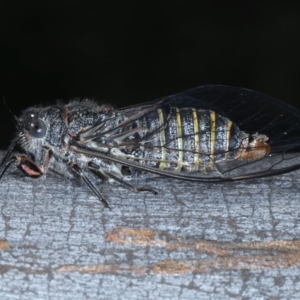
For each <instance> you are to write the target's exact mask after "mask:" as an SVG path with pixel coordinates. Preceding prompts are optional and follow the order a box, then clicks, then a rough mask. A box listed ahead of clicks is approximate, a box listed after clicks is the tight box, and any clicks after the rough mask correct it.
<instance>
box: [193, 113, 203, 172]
mask: <svg viewBox="0 0 300 300" xmlns="http://www.w3.org/2000/svg"><path fill="white" fill-rule="evenodd" d="M193 120H194V133H195V135H194V137H195V154H194V164H195V169H196V170H198V168H199V165H200V162H201V159H200V133H199V119H198V114H197V110H196V109H195V108H193Z"/></svg>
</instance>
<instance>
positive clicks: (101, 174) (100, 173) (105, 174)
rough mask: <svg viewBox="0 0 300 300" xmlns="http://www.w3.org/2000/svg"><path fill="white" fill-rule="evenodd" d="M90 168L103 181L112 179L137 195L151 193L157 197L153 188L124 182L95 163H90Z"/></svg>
mask: <svg viewBox="0 0 300 300" xmlns="http://www.w3.org/2000/svg"><path fill="white" fill-rule="evenodd" d="M88 167H89V168H90V169H91V170H92V171H94V172H96V173H97V175H98V176H99V177H100V178H101V179H103V178H105V179H106V180H107V179H108V178H111V179H113V180H115V181H117V182H119V183H121V184H122V185H124V186H126V187H127V188H129V189H130V190H132V191H134V192H136V193H138V192H150V193H152V194H154V195H157V192H156V191H155V190H153V189H151V188H147V187H136V186H134V185H132V184H130V183H129V182H127V181H125V180H123V179H122V178H119V177H118V176H117V175H115V174H113V173H111V172H109V171H106V170H105V171H104V170H101V169H100V167H99V166H98V165H96V164H95V163H93V162H90V163H89V164H88Z"/></svg>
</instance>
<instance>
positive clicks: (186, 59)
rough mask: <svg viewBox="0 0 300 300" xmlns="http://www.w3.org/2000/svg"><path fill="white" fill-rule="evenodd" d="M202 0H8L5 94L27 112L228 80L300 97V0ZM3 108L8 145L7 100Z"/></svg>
mask: <svg viewBox="0 0 300 300" xmlns="http://www.w3.org/2000/svg"><path fill="white" fill-rule="evenodd" d="M193 3H197V5H194V4H191V2H188V1H159V2H155V1H151V2H146V1H122V2H121V1H120V2H115V1H107V2H104V1H103V2H101V1H98V2H89V1H71V0H69V1H59V2H56V1H50V2H46V1H36V2H33V1H9V2H4V1H1V3H0V22H1V29H0V54H1V55H0V87H1V89H0V96H1V97H5V99H6V102H7V104H8V106H9V107H10V109H11V110H12V111H13V112H14V113H15V114H16V115H18V114H19V113H20V112H21V110H22V109H24V108H26V107H28V106H30V105H35V104H45V105H46V104H51V103H54V102H55V101H56V99H63V100H65V101H67V100H69V99H71V98H74V97H80V98H84V97H88V98H95V99H97V100H98V101H100V102H101V101H104V102H108V103H111V104H113V105H115V106H126V105H130V104H134V103H140V102H145V101H149V100H154V99H156V98H160V97H162V96H166V95H169V94H174V93H177V92H180V91H183V90H185V89H190V88H193V87H196V86H199V85H204V84H226V85H234V86H242V87H246V88H249V89H254V90H258V91H260V92H263V93H266V94H269V95H271V96H273V97H276V98H279V99H282V100H283V101H285V102H289V103H291V104H293V105H295V106H298V107H300V101H299V99H300V98H299V97H300V43H299V41H300V3H299V4H293V5H292V4H289V3H288V2H287V1H286V2H284V1H282V2H279V1H246V0H243V1H195V2H193ZM1 102H2V101H1ZM0 118H1V126H0V136H1V143H0V148H1V149H5V148H6V147H7V145H8V143H9V140H10V139H11V138H12V136H13V128H14V124H13V122H12V121H11V117H10V115H9V112H8V110H7V109H6V108H5V106H4V104H3V103H1V104H0Z"/></svg>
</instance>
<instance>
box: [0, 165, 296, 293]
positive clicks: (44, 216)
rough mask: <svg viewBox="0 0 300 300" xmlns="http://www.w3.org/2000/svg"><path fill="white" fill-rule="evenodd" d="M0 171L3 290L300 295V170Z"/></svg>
mask: <svg viewBox="0 0 300 300" xmlns="http://www.w3.org/2000/svg"><path fill="white" fill-rule="evenodd" d="M135 184H136V185H138V186H145V185H146V186H149V187H152V188H154V189H156V190H157V191H158V192H159V194H158V195H156V196H154V195H152V194H150V193H144V192H141V193H138V194H136V193H134V192H131V191H129V190H127V189H125V188H123V187H122V186H120V185H118V184H115V185H112V184H108V183H107V184H106V183H105V184H102V185H101V186H99V189H100V190H101V193H102V194H103V195H104V196H105V197H106V198H107V200H108V201H109V204H110V206H111V208H112V210H109V209H105V208H104V207H103V205H102V204H101V203H100V202H99V201H98V199H97V198H96V197H95V196H94V195H93V194H92V193H91V192H90V191H89V189H88V188H87V187H86V186H84V185H79V184H78V183H77V182H73V181H64V180H62V179H61V178H59V177H57V176H55V175H48V176H47V178H46V179H31V178H27V177H25V176H24V175H22V174H21V173H20V172H19V171H18V170H15V169H14V168H12V169H11V170H9V171H8V172H7V173H6V174H5V176H4V177H3V178H2V180H1V181H0V190H1V201H0V208H1V218H0V229H1V236H0V255H1V261H0V274H1V281H0V297H1V299H4V298H5V299H7V298H19V299H132V298H137V299H160V298H163V299H193V298H194V299H200V298H201V299H210V298H213V299H241V298H243V299H250V298H251V299H253V298H268V299H282V298H288V299H299V298H300V272H299V271H300V256H299V251H300V223H299V215H300V195H299V191H300V172H294V173H290V174H286V175H282V176H276V177H272V178H266V179H259V180H249V181H240V182H233V183H220V184H208V183H191V182H187V181H179V180H171V179H164V178H151V179H145V180H140V181H138V182H135Z"/></svg>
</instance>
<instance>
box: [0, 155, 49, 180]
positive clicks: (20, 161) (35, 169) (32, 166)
mask: <svg viewBox="0 0 300 300" xmlns="http://www.w3.org/2000/svg"><path fill="white" fill-rule="evenodd" d="M14 162H15V163H16V165H17V167H18V168H19V169H21V170H22V171H23V172H24V173H25V174H26V175H28V176H30V177H40V176H41V175H43V174H44V167H43V166H39V165H37V164H36V163H35V162H34V161H32V160H31V159H30V158H29V157H27V156H24V155H19V154H17V155H14V156H12V157H11V158H9V159H7V160H5V161H4V162H3V163H2V165H1V168H0V179H1V178H2V176H3V175H4V173H5V172H6V170H7V169H8V167H9V166H10V165H11V164H12V163H14Z"/></svg>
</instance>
